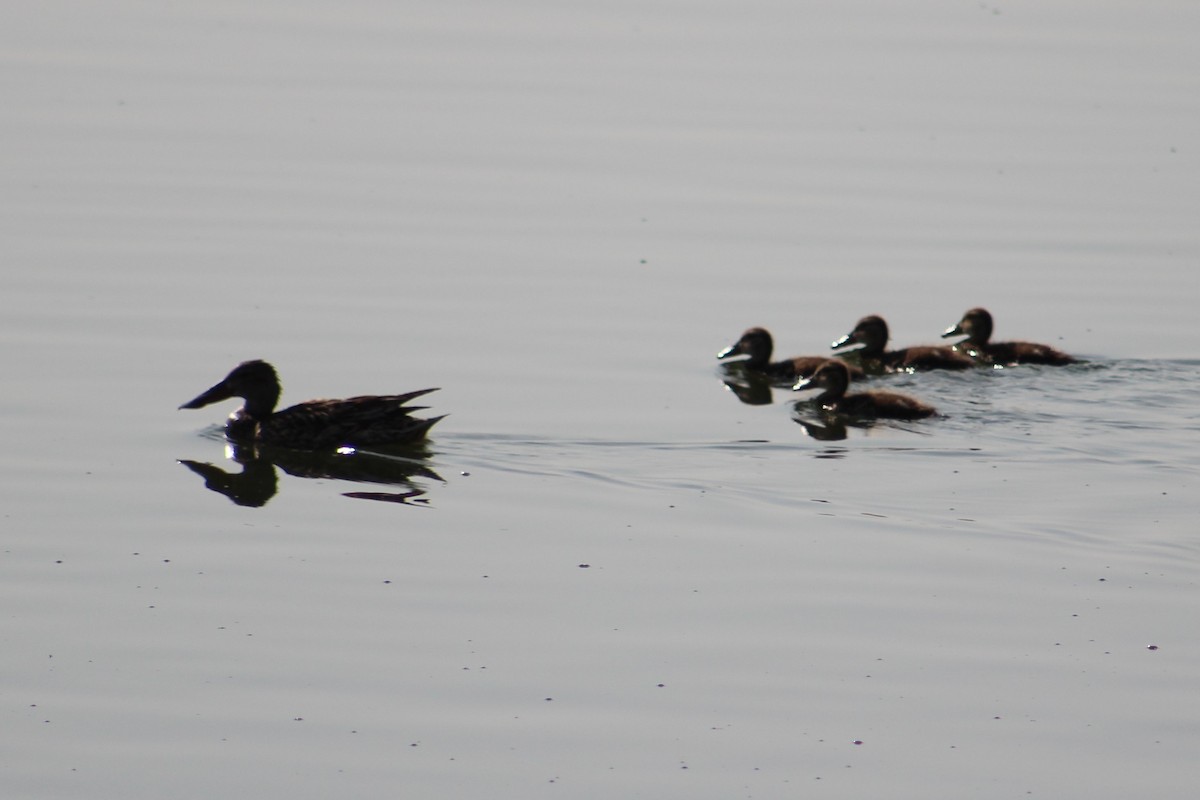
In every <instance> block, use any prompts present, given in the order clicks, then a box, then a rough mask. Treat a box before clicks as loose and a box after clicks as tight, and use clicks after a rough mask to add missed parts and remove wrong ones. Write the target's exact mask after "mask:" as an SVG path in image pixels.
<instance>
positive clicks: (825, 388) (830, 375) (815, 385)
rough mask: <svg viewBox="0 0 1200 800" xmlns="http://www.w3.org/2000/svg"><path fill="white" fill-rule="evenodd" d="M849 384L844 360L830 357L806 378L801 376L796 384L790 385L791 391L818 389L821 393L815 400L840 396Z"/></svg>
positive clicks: (848, 370) (848, 373) (848, 374)
mask: <svg viewBox="0 0 1200 800" xmlns="http://www.w3.org/2000/svg"><path fill="white" fill-rule="evenodd" d="M849 386H850V368H849V367H847V366H846V364H845V362H843V361H838V360H837V359H834V358H831V359H829V360H828V361H826V362H825V363H824V364H822V365H821V366H820V367H818V368H817V371H816V372H814V373H813V374H812V375H810V376H809V377H807V378H801V379H800V380H798V381H796V385H795V386H793V387H792V391H793V392H802V391H804V390H806V389H820V390H821V393H820V394H819V395H817V398H816V399H817V400H819V401H822V400H827V399H830V398H836V397H841V396H842V395H844V394H845V393H846V389H847V387H849Z"/></svg>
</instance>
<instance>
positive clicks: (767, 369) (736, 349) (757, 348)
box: [717, 328, 863, 381]
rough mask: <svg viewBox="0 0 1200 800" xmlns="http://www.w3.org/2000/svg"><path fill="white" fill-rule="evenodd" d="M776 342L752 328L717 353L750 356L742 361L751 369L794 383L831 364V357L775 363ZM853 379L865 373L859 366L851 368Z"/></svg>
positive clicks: (799, 357) (720, 355)
mask: <svg viewBox="0 0 1200 800" xmlns="http://www.w3.org/2000/svg"><path fill="white" fill-rule="evenodd" d="M774 349H775V342H774V340H773V339H771V334H770V333H768V332H767V329H766V328H748V329H747V330H746V331H745V333H743V334H742V338H740V339H738V340H737V341H736V342H734V343H733V344H731V345H729V347H726V348H725V349H724V350H722V351H721V352H719V353H717V358H719V359H721V360H725V359H727V358H733V357H734V356H749V357H748V358H747V359H746V360H745V361H742V362H739V363H741V364H743V365H745V367H746V368H747V369H751V370H754V371H756V372H761V373H763V374H764V375H766V376H767V377H770V378H776V379H779V380H785V381H794V380H795V379H796V378H804V377H808V376H809V375H812V374H813V373H814V372H816V371H817V369H819V368H820V366H821V365H822V364H824V363H825V362H826V361H829V356H796V357H794V358H785V359H784V360H783V361H774V362H773V361H771V352H772V351H773V350H774ZM847 366H848V367H849V369H850V377H851V379H853V380H859V379H861V378H862V377H863V371H862V370H861V369H859V368H858V367H850V366H849V365H847Z"/></svg>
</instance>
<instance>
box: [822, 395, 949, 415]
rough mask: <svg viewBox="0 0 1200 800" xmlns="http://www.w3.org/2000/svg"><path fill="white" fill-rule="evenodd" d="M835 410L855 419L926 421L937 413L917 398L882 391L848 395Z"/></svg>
mask: <svg viewBox="0 0 1200 800" xmlns="http://www.w3.org/2000/svg"><path fill="white" fill-rule="evenodd" d="M834 410H836V411H838V412H840V413H842V414H846V415H849V416H854V417H885V418H887V419H924V418H925V417H931V416H933V415H934V414H935V413H936V411H935V410H934V409H933V407H932V406H927V405H925V404H924V403H922V402H921V401H920V400H918V399H916V398H915V397H909V396H908V395H905V394H897V393H895V392H885V391H881V390H872V391H867V392H860V393H858V394H848V395H846V396H845V397H842V398H840V399H839V400H838V401H837V402H836V403H835V404H834Z"/></svg>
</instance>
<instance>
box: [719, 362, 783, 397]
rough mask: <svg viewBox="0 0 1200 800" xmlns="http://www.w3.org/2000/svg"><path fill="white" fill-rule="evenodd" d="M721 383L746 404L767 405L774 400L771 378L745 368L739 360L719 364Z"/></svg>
mask: <svg viewBox="0 0 1200 800" xmlns="http://www.w3.org/2000/svg"><path fill="white" fill-rule="evenodd" d="M721 383H723V384H724V385H725V388H726V389H728V390H729V391H730V392H732V393H733V395H734V396H735V397H736V398H737V399H738V400H741V401H742V402H743V403H745V404H746V405H748V406H769V405H771V403H773V402H775V400H774V397H773V395H772V393H771V380H770V379H769V378H768V377H767V376H766V375H763V374H761V373H758V372H754V371H752V370H748V369H746V368H745V364H743V363H742V362H740V361H739V362H734V363H732V364H722V365H721Z"/></svg>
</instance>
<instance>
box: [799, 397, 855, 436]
mask: <svg viewBox="0 0 1200 800" xmlns="http://www.w3.org/2000/svg"><path fill="white" fill-rule="evenodd" d="M798 405H799V404H798ZM799 410H800V409H799V408H798V407H797V411H799ZM792 421H793V422H795V423H796V424H797V425H799V426H800V427H801V428H803V429H804V435H805V436H807V437H808V438H810V439H816V440H817V441H819V442H840V441H842V440H843V439H845V438H846V421H845V420H843V419H839V418H838V417H836V416H835V415H833V414H826V415H825V419H823V420H821V421H820V422H818V421H816V420H813V419H805V418H804V417H801V416H795V417H792Z"/></svg>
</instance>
